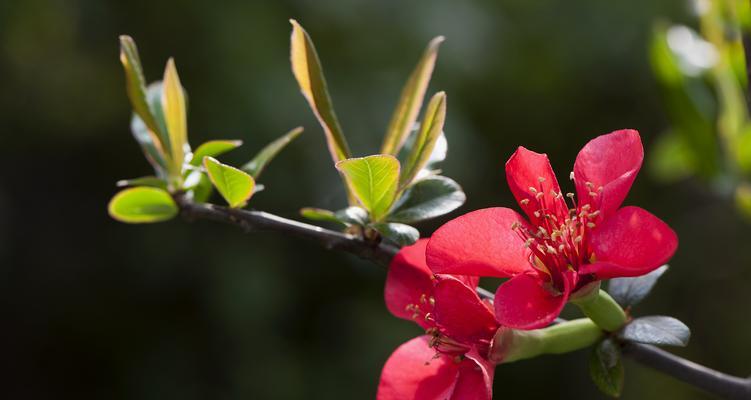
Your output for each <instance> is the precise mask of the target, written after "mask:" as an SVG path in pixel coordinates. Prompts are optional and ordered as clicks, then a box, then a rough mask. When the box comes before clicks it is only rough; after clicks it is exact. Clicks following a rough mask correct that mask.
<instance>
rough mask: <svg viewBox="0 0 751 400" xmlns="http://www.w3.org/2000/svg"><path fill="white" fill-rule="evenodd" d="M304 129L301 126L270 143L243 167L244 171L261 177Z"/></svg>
mask: <svg viewBox="0 0 751 400" xmlns="http://www.w3.org/2000/svg"><path fill="white" fill-rule="evenodd" d="M302 131H303V128H302V127H301V126H298V127H297V128H295V129H292V130H291V131H289V132H287V133H286V134H284V136H282V137H280V138H279V139H276V140H274V141H273V142H271V143H269V144H267V145H266V147H264V148H263V149H262V150H261V151H259V152H258V154H256V156H255V157H253V159H252V160H250V162H248V163H247V164H245V165H243V166H242V168H240V169H242V170H243V171H245V172H247V173H249V174H250V176H252V177H253V178H255V179H256V180H257V179H258V177H259V176H261V172H263V169H264V168H266V165H268V164H269V162H270V161H271V160H272V159H274V157H276V155H277V154H279V152H280V151H282V149H284V147H285V146H287V145H288V144H289V143H290V142H292V141H293V140H295V139H296V138H297V137H298V136H300V134H301V133H302Z"/></svg>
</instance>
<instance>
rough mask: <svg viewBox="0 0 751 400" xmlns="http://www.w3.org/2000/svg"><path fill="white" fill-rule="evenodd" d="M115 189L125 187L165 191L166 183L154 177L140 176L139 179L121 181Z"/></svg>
mask: <svg viewBox="0 0 751 400" xmlns="http://www.w3.org/2000/svg"><path fill="white" fill-rule="evenodd" d="M116 185H117V187H125V186H149V187H155V188H159V189H165V190H166V189H167V183H166V182H164V180H162V179H159V178H157V177H156V176H142V177H140V178H133V179H123V180H119V181H117V183H116Z"/></svg>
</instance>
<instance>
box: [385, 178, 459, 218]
mask: <svg viewBox="0 0 751 400" xmlns="http://www.w3.org/2000/svg"><path fill="white" fill-rule="evenodd" d="M466 200H467V196H465V195H464V192H463V191H462V188H461V186H459V184H458V183H456V182H454V181H453V180H452V179H450V178H447V177H445V176H431V177H428V178H425V179H423V180H420V181H418V182H417V183H415V184H414V185H412V186H410V187H409V188H408V189H407V191H406V192H404V195H403V196H402V197H401V199H400V201H399V203H398V204H397V205H396V206H395V207H394V211H392V212H391V215H390V216H389V218H388V219H389V221H395V222H404V223H414V222H417V221H422V220H426V219H430V218H435V217H438V216H441V215H444V214H448V213H450V212H451V211H454V210H455V209H457V208H459V207H460V206H461V205H462V204H464V202H465V201H466Z"/></svg>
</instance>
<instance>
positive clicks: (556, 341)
mask: <svg viewBox="0 0 751 400" xmlns="http://www.w3.org/2000/svg"><path fill="white" fill-rule="evenodd" d="M603 335H604V333H603V331H602V329H600V327H598V326H597V325H596V324H595V323H594V322H592V320H590V319H588V318H580V319H575V320H572V321H566V322H562V323H560V324H556V325H552V326H549V327H547V328H542V329H534V330H518V329H511V328H507V327H501V328H500V329H498V331H497V332H496V334H495V337H494V338H493V342H492V344H491V347H490V354H489V356H488V359H489V360H490V361H492V362H494V363H496V364H500V363H509V362H513V361H518V360H524V359H528V358H534V357H537V356H540V355H543V354H563V353H569V352H572V351H575V350H579V349H583V348H586V347H589V346H591V345H593V344H595V343H597V341H598V340H600V339H601V338H602V337H603Z"/></svg>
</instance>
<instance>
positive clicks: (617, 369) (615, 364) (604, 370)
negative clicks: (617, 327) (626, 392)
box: [589, 339, 623, 397]
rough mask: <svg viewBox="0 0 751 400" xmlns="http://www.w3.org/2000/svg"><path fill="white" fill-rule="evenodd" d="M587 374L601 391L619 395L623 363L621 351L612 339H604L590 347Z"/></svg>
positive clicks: (614, 395)
mask: <svg viewBox="0 0 751 400" xmlns="http://www.w3.org/2000/svg"><path fill="white" fill-rule="evenodd" d="M589 375H590V377H592V381H593V382H594V383H595V385H597V388H598V389H600V390H601V391H602V392H603V393H605V394H606V395H608V396H611V397H620V395H621V391H622V390H623V363H622V362H621V351H620V349H619V348H618V346H617V345H616V344H615V343H614V342H613V340H612V339H605V340H603V341H601V342H600V343H599V344H598V345H597V346H595V347H594V348H592V353H590V356H589Z"/></svg>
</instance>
